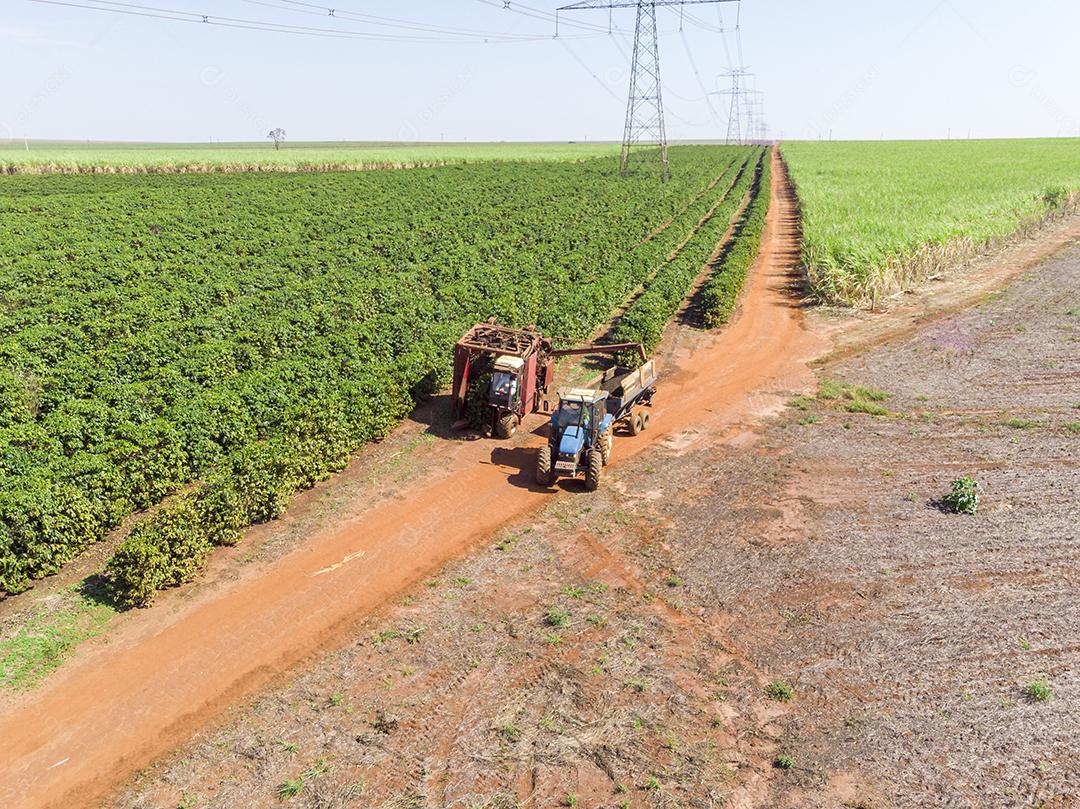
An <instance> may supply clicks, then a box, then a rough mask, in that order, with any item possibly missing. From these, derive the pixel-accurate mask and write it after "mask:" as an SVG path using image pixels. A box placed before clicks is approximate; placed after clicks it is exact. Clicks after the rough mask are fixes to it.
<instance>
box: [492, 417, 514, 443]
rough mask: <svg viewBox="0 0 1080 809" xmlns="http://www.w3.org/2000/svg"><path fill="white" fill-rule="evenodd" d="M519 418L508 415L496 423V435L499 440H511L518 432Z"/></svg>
mask: <svg viewBox="0 0 1080 809" xmlns="http://www.w3.org/2000/svg"><path fill="white" fill-rule="evenodd" d="M517 426H518V422H517V416H515V415H514V414H513V413H507V414H506V415H505V416H503V417H502V418H501V419H499V420H498V421H497V422H495V435H496V436H498V437H499V438H503V439H506V438H509V437H510V436H512V435H513V434H514V433H516V432H517Z"/></svg>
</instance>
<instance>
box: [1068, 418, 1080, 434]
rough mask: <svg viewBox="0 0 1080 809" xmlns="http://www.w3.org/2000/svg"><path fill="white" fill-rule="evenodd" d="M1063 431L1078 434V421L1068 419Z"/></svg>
mask: <svg viewBox="0 0 1080 809" xmlns="http://www.w3.org/2000/svg"><path fill="white" fill-rule="evenodd" d="M1065 432H1067V433H1069V434H1071V435H1080V421H1070V422H1069V423H1068V424H1066V425H1065Z"/></svg>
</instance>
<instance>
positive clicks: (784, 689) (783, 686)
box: [765, 680, 795, 702]
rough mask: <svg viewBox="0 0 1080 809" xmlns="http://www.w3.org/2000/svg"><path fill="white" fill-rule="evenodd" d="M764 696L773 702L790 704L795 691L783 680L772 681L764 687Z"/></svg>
mask: <svg viewBox="0 0 1080 809" xmlns="http://www.w3.org/2000/svg"><path fill="white" fill-rule="evenodd" d="M765 696H767V697H768V698H769V699H771V700H774V701H775V702H791V698H792V697H794V696H795V689H794V688H792V687H791V686H790V685H788V684H787V683H785V682H784V681H783V680H774V681H773V682H771V683H769V684H768V685H767V686H765Z"/></svg>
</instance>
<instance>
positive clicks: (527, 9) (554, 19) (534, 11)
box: [476, 0, 609, 33]
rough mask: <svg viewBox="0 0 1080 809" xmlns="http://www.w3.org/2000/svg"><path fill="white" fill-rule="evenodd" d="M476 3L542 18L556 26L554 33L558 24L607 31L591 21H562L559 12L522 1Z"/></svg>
mask: <svg viewBox="0 0 1080 809" xmlns="http://www.w3.org/2000/svg"><path fill="white" fill-rule="evenodd" d="M476 2H478V3H483V4H484V5H485V6H492V7H493V8H497V9H499V10H501V11H508V12H510V13H511V14H518V15H520V16H523V17H531V18H532V19H534V20H542V21H544V22H546V23H547V24H548V25H554V26H556V33H558V26H560V25H563V26H569V27H570V28H577V29H580V30H582V31H592V32H594V33H608V30H609V29H607V28H604V27H603V26H600V25H593V24H592V23H584V22H562V21H561V20H560V16H559V13H558V12H557V11H556V13H554V14H552V13H551V12H550V11H544V10H543V9H540V8H535V7H533V6H527V5H525V4H524V3H518V2H516V0H515V2H512V3H508V2H506V1H505V0H476Z"/></svg>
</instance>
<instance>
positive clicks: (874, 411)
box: [844, 399, 889, 416]
mask: <svg viewBox="0 0 1080 809" xmlns="http://www.w3.org/2000/svg"><path fill="white" fill-rule="evenodd" d="M844 409H845V410H846V411H847V412H848V413H866V414H867V415H870V416H887V415H889V411H888V409H887V408H885V407H883V406H882V405H879V404H878V403H877V402H868V401H865V400H863V399H858V400H856V401H854V402H848V403H847V404H846V405H844Z"/></svg>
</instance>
